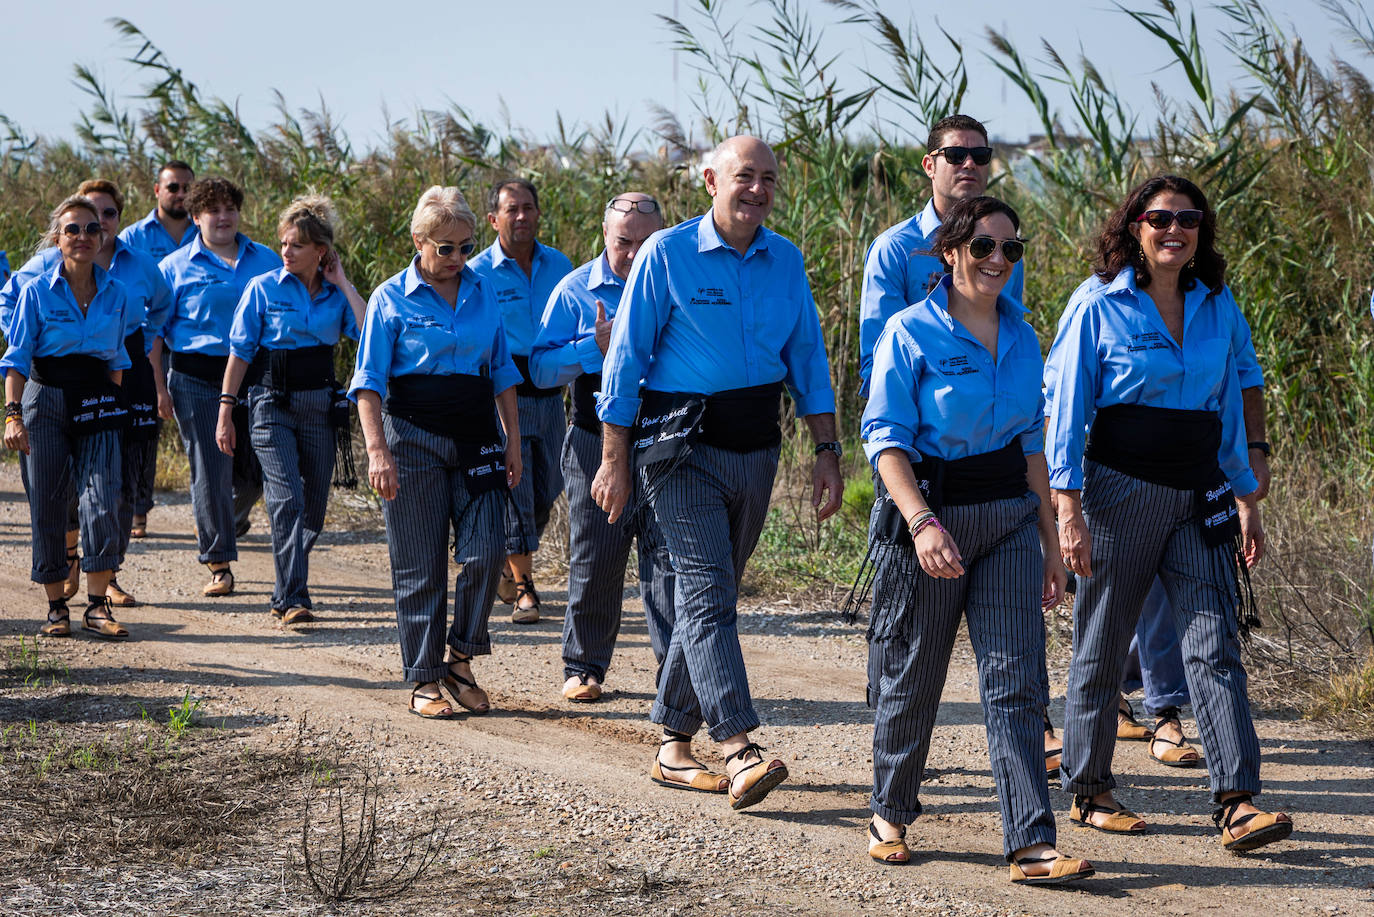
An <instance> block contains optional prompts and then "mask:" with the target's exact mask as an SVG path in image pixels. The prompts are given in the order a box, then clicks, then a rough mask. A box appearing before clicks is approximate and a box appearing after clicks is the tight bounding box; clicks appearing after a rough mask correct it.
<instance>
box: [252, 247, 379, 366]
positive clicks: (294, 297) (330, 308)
mask: <svg viewBox="0 0 1374 917" xmlns="http://www.w3.org/2000/svg"><path fill="white" fill-rule="evenodd" d="M340 335H346V336H348V337H350V338H352V339H353V340H355V341H356V340H357V339H358V322H357V320H356V319H354V318H353V309H352V307H351V306H349V304H348V297H347V296H345V295H344V292H343V290H340V289H339V288H338V287H336V286H334V284H332V283H330V282H329V281H328V280H325V279H323V278H321V280H320V291H319V292H318V293H316V294H315V297H314V298H313V299H312V298H311V297H310V292H309V291H308V290H307V289H306V288H305V284H304V283H302V282H301V280H300V278H299V277H297V276H296V275H295V274H293V273H291V272H290V271H288V270H287V269H286V268H284V267H283V268H279V269H278V270H275V271H268V272H267V273H266V274H259V275H258V276H257V277H254V278H253V279H252V280H250V281H248V286H247V287H246V288H245V289H244V291H243V296H241V297H239V304H238V306H237V307H236V308H235V309H234V323H233V325H232V326H230V328H229V352H230V353H231V354H233V355H234V356H236V357H238V358H239V359H240V360H244V361H246V362H249V363H252V362H253V358H254V357H255V356H257V354H258V348H259V347H267V348H270V349H272V350H299V349H300V348H302V347H319V346H321V345H328V346H330V347H333V346H334V345H335V344H337V343H339V337H340Z"/></svg>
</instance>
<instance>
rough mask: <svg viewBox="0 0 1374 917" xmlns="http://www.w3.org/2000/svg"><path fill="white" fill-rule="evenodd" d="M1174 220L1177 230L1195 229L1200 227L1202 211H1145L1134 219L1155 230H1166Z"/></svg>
mask: <svg viewBox="0 0 1374 917" xmlns="http://www.w3.org/2000/svg"><path fill="white" fill-rule="evenodd" d="M1175 220H1177V221H1178V228H1179V229H1197V228H1198V227H1199V226H1201V225H1202V211H1201V210H1147V211H1145V212H1144V213H1142V214H1141V215H1140V216H1138V217H1136V218H1135V221H1136V222H1137V223H1149V224H1150V225H1151V226H1152V227H1154V228H1155V229H1168V228H1169V226H1170V224H1172V223H1173V222H1174V221H1175Z"/></svg>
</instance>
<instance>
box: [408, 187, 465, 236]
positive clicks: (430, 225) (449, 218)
mask: <svg viewBox="0 0 1374 917" xmlns="http://www.w3.org/2000/svg"><path fill="white" fill-rule="evenodd" d="M452 223H466V224H468V228H469V229H471V230H472V231H473V233H474V234H475V233H476V232H477V216H476V214H474V213H473V212H472V208H471V207H469V206H468V201H467V198H465V197H463V192H461V191H459V190H458V189H457V188H455V187H453V186H452V185H449V186H448V187H444V186H442V185H433V186H431V187H429V188H426V189H425V193H424V194H421V195H420V202H419V203H418V204H416V205H415V214H414V215H413V216H412V217H411V218H410V234H411V235H413V236H419V237H420V238H422V239H428V238H430V237H431V236H432V235H433V234H434V233H435V232H437V231H438V230H439V229H440V228H441V227H443V226H448V225H450V224H452Z"/></svg>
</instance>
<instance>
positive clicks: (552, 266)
mask: <svg viewBox="0 0 1374 917" xmlns="http://www.w3.org/2000/svg"><path fill="white" fill-rule="evenodd" d="M487 222H488V223H490V224H491V227H492V229H494V230H496V241H495V242H493V243H492V244H491V246H490V247H489V248H486V249H484V250H483V251H481V252H478V253H477V254H476V255H475V256H473V258H472V260H471V261H469V262H468V266H469V267H471V268H472V269H473V270H474V271H475V272H476V273H477V275H478V276H479V277H481V278H482V279H483V281H484V282H486V283H488V284H490V285H491V288H492V289H493V290H495V292H496V299H497V301H498V302H499V303H500V304H501V321H502V322H503V323H504V324H505V326H506V341H507V343H508V344H509V346H510V353H511V357H512V358H513V359H514V360H515V365H516V367H517V368H519V370H520V375H521V376H522V377H523V378H522V380H521V382H520V384H519V385H518V386H516V396H517V398H516V401H517V405H518V408H519V412H520V451H521V460H522V462H523V463H524V474H523V475H522V476H521V478H520V483H519V484H518V485H516V487H515V489H513V490H512V491H511V499H510V502H509V504H508V506H507V510H506V569H505V571H504V572H503V573H502V577H501V586H500V588H499V589H498V595H500V597H501V600H502V601H504V602H513V603H514V604H515V609H514V610H513V611H512V612H511V620H512V621H513V622H515V623H516V624H533V623H535V622H536V621H538V620H539V594H538V593H537V592H535V589H534V578H533V566H534V561H533V556H532V555H533V554H534V552H535V551H537V550H539V539H540V537H541V536H542V535H543V534H544V526H545V525H546V524H547V523H548V521H549V511H550V510H551V509H552V508H553V504H554V502H555V501H556V500H557V499H558V495H559V494H560V493H562V492H563V473H562V470H561V469H560V468H559V464H558V456H559V453H560V451H561V450H562V448H563V436H564V434H565V433H566V432H567V429H568V418H567V415H566V414H565V413H564V410H563V388H562V386H561V385H560V386H555V387H553V388H543V387H541V386H538V385H536V384H535V383H534V381H533V380H532V379H531V377H530V371H529V364H530V349H531V348H532V347H533V346H534V336H535V331H536V330H537V329H538V327H539V317H540V316H541V315H542V314H543V313H544V306H545V304H547V303H548V301H549V295H550V294H551V293H553V288H554V287H555V286H556V285H557V284H558V281H560V280H562V279H563V277H564V276H565V275H566V274H567V273H568V272H569V271H571V270H572V262H571V261H569V260H568V256H567V255H565V254H563V253H562V252H560V251H558V250H557V249H555V248H549V247H548V246H547V245H542V244H540V242H539V240H538V238H537V237H538V235H539V191H538V190H537V189H536V188H535V187H534V185H533V183H531V182H528V181H525V180H524V179H522V178H512V179H508V180H506V181H501V182H497V183H496V184H495V185H494V186H493V187H492V189H491V192H490V194H488V196H487Z"/></svg>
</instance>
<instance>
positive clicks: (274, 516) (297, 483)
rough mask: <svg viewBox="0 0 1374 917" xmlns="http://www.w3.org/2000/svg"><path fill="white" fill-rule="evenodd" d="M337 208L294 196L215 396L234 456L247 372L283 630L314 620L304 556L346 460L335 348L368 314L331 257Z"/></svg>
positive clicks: (275, 602) (241, 309)
mask: <svg viewBox="0 0 1374 917" xmlns="http://www.w3.org/2000/svg"><path fill="white" fill-rule="evenodd" d="M335 221H336V217H335V214H334V205H333V204H332V203H331V202H330V200H329V198H327V197H323V196H320V195H310V196H307V197H300V198H297V199H296V200H294V201H292V202H291V203H290V204H289V205H288V206H287V208H286V209H285V210H284V211H282V214H281V218H280V219H279V220H278V221H277V236H278V238H279V239H280V240H281V258H282V263H283V267H281V268H280V269H279V270H274V271H268V272H267V273H265V274H259V275H258V276H257V277H254V278H253V279H252V280H250V281H248V286H247V287H246V288H245V289H244V291H243V296H241V297H240V298H239V304H238V306H237V308H236V309H235V310H234V321H233V324H232V325H231V326H230V329H229V362H228V363H227V364H226V366H225V368H224V384H223V385H222V386H221V391H222V393H223V394H221V395H220V396H219V423H218V425H217V427H216V430H215V441H216V443H217V445H218V446H219V448H220V451H221V452H224V453H225V454H226V455H233V454H234V449H235V447H236V446H237V445H238V443H237V434H236V431H235V429H234V418H233V411H234V408H235V407H236V406H237V405H238V403H239V399H238V397H237V396H236V395H234V394H233V393H234V392H237V391H238V390H239V385H240V384H241V383H242V382H243V379H244V377H245V375H246V374H247V373H248V370H249V368H250V367H256V369H257V370H258V372H257V373H255V375H260V377H261V378H260V379H259V380H258V382H257V384H255V385H253V386H251V387H250V388H249V389H248V393H247V400H248V407H249V411H250V412H251V415H252V433H251V438H252V444H253V449H254V450H255V451H256V452H257V455H258V461H259V463H260V464H261V465H262V483H263V496H264V498H265V499H266V501H267V516H268V519H269V521H270V524H271V530H272V563H273V569H274V572H275V574H276V578H275V582H274V585H273V589H272V605H271V609H270V611H271V614H272V616H273V617H274V618H276V619H277V620H278V621H280V622H281V623H282V624H301V623H305V622H307V621H311V620H314V611H313V609H314V604H313V602H312V601H311V599H310V591H309V586H308V581H309V578H310V577H309V556H310V549H311V548H312V547H314V545H315V540H316V539H317V538H318V537H319V535H320V530H321V529H322V528H323V527H324V513H325V509H326V507H327V505H328V501H329V484H330V481H331V479H332V478H333V475H334V460H335V448H336V445H341V446H342V451H343V455H342V456H341V461H342V462H343V463H344V464H345V467H351V464H349V463H350V462H351V455H349V453H348V442H349V440H348V436H347V430H348V422H349V421H348V406H347V401H346V400H344V401H343V403H342V405H341V407H342V410H341V411H336V405H337V404H338V403H339V402H340V400H341V399H342V393H341V392H338V387H339V386H338V381H337V379H336V378H335V375H334V345H335V344H337V343H338V342H339V338H340V337H341V336H347V337H349V338H352V339H353V340H357V338H358V325H359V324H361V322H362V318H363V311H364V310H365V309H366V308H367V307H366V305H365V304H364V303H363V299H362V297H361V296H359V295H358V291H357V290H355V289H354V288H353V285H352V284H351V283H349V282H348V277H347V276H346V275H345V274H344V270H343V263H342V261H341V260H340V258H339V255H338V253H337V252H336V251H335V250H334V224H335ZM345 477H348V475H347V474H345Z"/></svg>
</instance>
